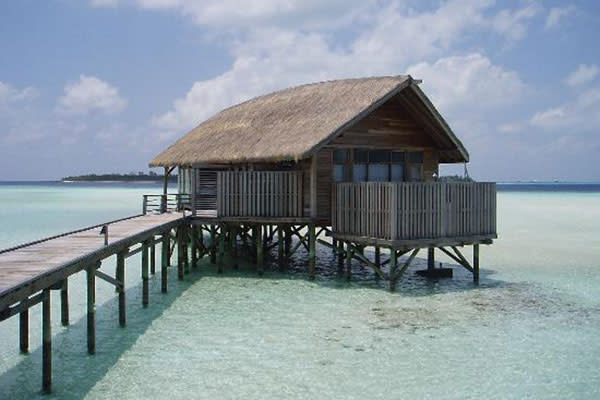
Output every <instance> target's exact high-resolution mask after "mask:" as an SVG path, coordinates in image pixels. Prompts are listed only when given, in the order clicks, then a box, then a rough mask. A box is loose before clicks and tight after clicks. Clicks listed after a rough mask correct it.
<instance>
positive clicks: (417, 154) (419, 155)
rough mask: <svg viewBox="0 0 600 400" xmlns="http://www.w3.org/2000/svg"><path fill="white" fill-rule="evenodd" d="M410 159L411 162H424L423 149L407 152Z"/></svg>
mask: <svg viewBox="0 0 600 400" xmlns="http://www.w3.org/2000/svg"><path fill="white" fill-rule="evenodd" d="M407 157H408V161H409V162H411V163H422V162H423V152H422V151H411V152H409V153H407Z"/></svg>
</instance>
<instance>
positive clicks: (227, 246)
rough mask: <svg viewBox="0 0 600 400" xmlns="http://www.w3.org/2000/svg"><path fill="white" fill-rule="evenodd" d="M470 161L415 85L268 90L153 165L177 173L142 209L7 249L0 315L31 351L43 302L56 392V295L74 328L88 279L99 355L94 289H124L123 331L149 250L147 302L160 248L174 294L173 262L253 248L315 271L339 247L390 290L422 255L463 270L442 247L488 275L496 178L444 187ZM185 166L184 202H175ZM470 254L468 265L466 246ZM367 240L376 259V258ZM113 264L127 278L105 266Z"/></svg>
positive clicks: (90, 330)
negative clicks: (482, 262) (135, 275)
mask: <svg viewBox="0 0 600 400" xmlns="http://www.w3.org/2000/svg"><path fill="white" fill-rule="evenodd" d="M468 160H469V154H468V153H467V150H466V149H465V148H464V146H463V145H462V143H461V142H460V140H458V138H457V137H456V136H455V135H454V133H453V132H452V130H451V129H450V127H449V126H448V124H447V123H446V122H445V121H444V119H443V118H442V116H441V115H440V114H439V113H438V112H437V110H436V109H435V107H434V106H433V104H431V102H430V101H429V99H428V98H427V97H426V96H425V94H424V93H423V92H422V91H421V89H420V88H419V81H416V80H414V79H412V78H411V77H410V76H394V77H380V78H365V79H348V80H338V81H330V82H322V83H315V84H310V85H303V86H298V87H294V88H290V89H286V90H282V91H279V92H276V93H272V94H268V95H265V96H260V97H257V98H255V99H252V100H249V101H246V102H244V103H242V104H239V105H236V106H233V107H230V108H227V109H225V110H223V111H221V112H220V113H218V114H217V115H215V116H214V117H212V118H210V119H208V120H207V121H205V122H203V123H201V124H200V125H198V127H196V128H195V129H193V130H192V131H191V132H190V133H188V134H187V135H185V136H184V137H182V138H181V139H179V140H178V141H177V142H175V143H174V144H173V145H172V146H170V147H169V148H168V149H166V150H165V151H164V152H162V153H161V154H159V155H158V156H157V157H156V158H155V159H154V160H152V162H151V165H152V166H155V167H157V166H161V167H164V168H165V172H166V173H165V184H164V191H163V194H157V195H156V194H155V195H151V194H149V195H145V196H144V198H143V213H142V214H140V215H134V216H129V217H126V218H122V219H120V220H116V221H110V222H106V223H103V224H99V225H95V226H90V227H86V228H82V229H78V230H75V231H72V232H66V233H62V234H59V235H55V236H52V237H47V238H43V239H40V240H36V241H34V242H30V243H25V244H22V245H19V246H15V247H12V248H9V249H5V250H0V321H3V320H5V319H8V318H11V317H12V316H16V315H18V316H19V348H20V350H21V352H23V353H27V352H29V319H30V316H29V313H30V308H31V307H33V306H34V305H36V304H39V303H41V304H42V307H41V313H42V343H43V346H42V388H43V390H44V391H45V392H50V391H51V388H52V322H51V307H50V302H51V295H50V293H51V291H60V320H61V324H62V325H64V326H68V325H69V323H70V322H69V295H68V288H69V285H68V281H69V277H71V276H72V275H74V274H77V273H79V272H82V271H85V273H86V286H87V321H86V323H87V350H88V353H89V354H94V353H95V352H96V317H95V315H96V311H95V310H96V308H95V307H96V306H95V304H96V295H95V293H96V281H97V280H101V281H103V282H104V284H110V285H114V286H115V288H116V291H117V293H118V321H119V325H121V326H125V325H126V321H127V318H126V315H127V314H126V301H125V296H126V290H125V287H126V286H125V277H126V274H125V268H126V260H127V259H128V258H129V257H131V256H133V255H136V254H141V278H142V279H141V286H142V289H141V290H142V296H141V297H142V305H143V306H144V307H146V306H148V305H149V301H150V300H149V299H150V287H149V280H150V276H151V275H153V274H154V273H155V272H156V260H157V257H156V251H155V250H156V246H157V245H158V246H160V257H159V258H160V281H161V285H160V287H161V292H162V293H165V292H167V289H168V282H167V280H168V276H169V274H168V269H169V267H170V265H171V264H172V263H171V258H172V255H173V254H174V253H176V254H177V262H176V264H177V275H178V278H179V279H180V280H183V279H184V275H185V273H186V272H189V271H190V270H191V269H193V268H194V267H197V266H198V260H199V258H200V257H202V256H208V257H210V262H212V263H213V264H218V270H219V271H223V270H224V268H225V267H229V266H230V267H233V268H235V267H236V265H237V260H238V255H239V253H238V249H239V247H240V245H242V244H244V245H245V247H246V248H250V250H251V251H250V253H251V256H252V258H253V260H255V262H256V266H257V269H258V271H259V272H261V273H262V271H263V259H264V256H265V253H266V252H267V251H268V250H271V249H274V248H275V247H276V248H277V256H278V260H279V262H280V263H281V265H282V266H285V264H286V262H287V260H289V258H290V257H291V256H292V255H293V254H294V253H295V252H296V251H298V250H299V249H302V248H305V249H306V250H307V251H308V254H309V257H308V266H307V267H308V275H309V277H311V278H313V277H314V276H315V258H316V246H317V244H319V245H323V246H329V247H330V248H331V249H332V250H333V251H335V252H336V254H337V255H338V256H339V257H338V264H339V268H341V269H342V271H343V267H344V265H345V267H346V268H345V271H346V276H347V277H350V275H351V266H352V262H353V260H358V261H359V262H361V263H363V264H365V265H368V266H369V267H371V268H372V269H373V270H374V271H375V273H376V275H377V276H378V277H380V278H382V279H388V280H389V284H390V288H391V289H393V288H394V285H395V284H396V282H397V280H398V279H399V278H400V277H401V275H402V273H403V272H404V271H405V270H406V269H407V268H408V266H409V265H410V263H411V262H412V261H413V260H414V258H415V256H416V255H417V254H418V252H419V251H420V250H421V249H427V258H428V268H427V269H426V270H424V274H425V275H429V276H438V275H444V274H447V273H448V271H451V270H448V269H443V268H436V267H435V260H434V257H435V249H439V250H440V251H442V252H443V253H445V254H446V255H448V256H449V257H450V258H451V259H452V260H454V261H456V262H457V263H458V264H459V265H462V266H464V267H465V268H467V269H468V270H469V271H471V272H472V273H473V278H474V280H475V281H477V280H478V278H479V245H480V244H491V243H492V240H493V239H495V238H496V192H495V190H496V188H495V185H494V184H493V183H481V182H477V183H475V182H470V183H449V182H439V181H436V177H437V176H438V166H439V164H440V163H466V162H467V161H468ZM175 168H178V171H179V174H178V179H179V185H178V193H174V194H169V193H167V179H168V175H169V173H171V172H172V171H173V170H174V169H175ZM321 236H330V237H331V238H332V240H325V239H324V238H321ZM467 245H472V246H473V257H472V260H471V261H469V260H468V259H467V257H465V256H464V255H463V254H462V252H461V251H460V247H463V246H467ZM369 246H372V247H374V249H375V251H374V252H373V253H374V256H371V255H370V253H368V252H365V248H366V247H369ZM175 247H176V248H177V251H176V252H175V251H174V249H175ZM382 248H385V249H387V251H385V252H382V251H381V249H382ZM404 254H408V256H407V257H404V258H402V259H401V260H402V264H401V265H400V264H399V263H398V261H399V259H400V258H399V257H400V256H401V255H404ZM112 256H115V257H116V263H115V265H116V270H115V273H114V275H111V274H110V273H109V272H108V271H106V270H101V269H100V268H101V266H102V263H103V262H104V260H106V259H107V258H109V257H112ZM383 256H385V258H386V259H385V260H382V257H383ZM130 264H131V263H130Z"/></svg>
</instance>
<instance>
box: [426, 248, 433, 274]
mask: <svg viewBox="0 0 600 400" xmlns="http://www.w3.org/2000/svg"><path fill="white" fill-rule="evenodd" d="M434 268H435V248H434V247H429V248H428V249H427V270H428V271H431V270H432V269H434Z"/></svg>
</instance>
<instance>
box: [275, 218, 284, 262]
mask: <svg viewBox="0 0 600 400" xmlns="http://www.w3.org/2000/svg"><path fill="white" fill-rule="evenodd" d="M283 251H284V243H283V227H282V226H281V225H277V262H278V263H279V269H280V270H283V269H284V267H285V255H284V254H283Z"/></svg>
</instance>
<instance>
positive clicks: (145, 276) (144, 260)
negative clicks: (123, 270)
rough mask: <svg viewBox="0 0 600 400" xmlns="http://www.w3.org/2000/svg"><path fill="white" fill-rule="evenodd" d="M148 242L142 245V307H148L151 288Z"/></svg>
mask: <svg viewBox="0 0 600 400" xmlns="http://www.w3.org/2000/svg"><path fill="white" fill-rule="evenodd" d="M148 247H149V244H148V241H147V240H146V241H144V242H143V243H142V306H144V307H148V300H149V299H148V297H149V292H150V290H149V288H148V279H149V276H148V250H149V249H148Z"/></svg>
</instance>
